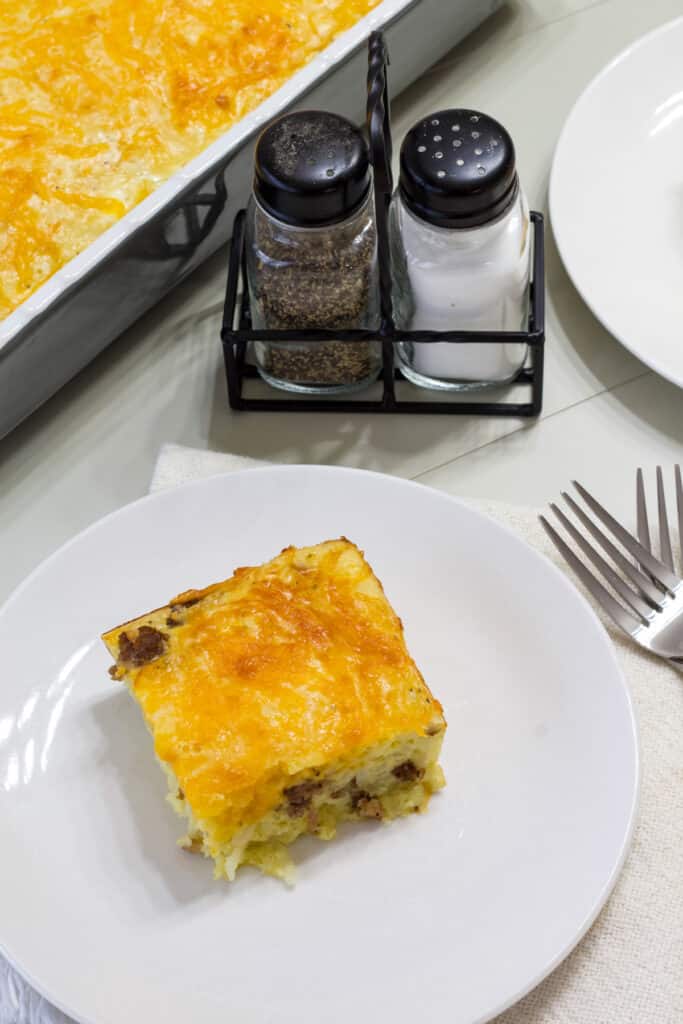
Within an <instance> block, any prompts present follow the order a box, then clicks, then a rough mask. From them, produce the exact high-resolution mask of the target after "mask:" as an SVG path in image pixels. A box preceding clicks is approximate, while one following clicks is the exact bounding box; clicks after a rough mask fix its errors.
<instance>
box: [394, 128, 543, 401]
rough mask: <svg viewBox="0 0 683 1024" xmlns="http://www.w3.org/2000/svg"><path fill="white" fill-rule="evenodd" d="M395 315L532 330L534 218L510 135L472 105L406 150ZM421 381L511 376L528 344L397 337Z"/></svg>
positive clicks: (398, 202)
mask: <svg viewBox="0 0 683 1024" xmlns="http://www.w3.org/2000/svg"><path fill="white" fill-rule="evenodd" d="M390 232H391V251H392V272H393V277H394V288H393V292H394V307H395V308H394V317H395V320H396V323H397V326H398V327H401V328H406V329H414V330H419V329H423V330H437V331H444V330H467V331H487V330H491V331H520V330H525V329H526V327H527V319H528V291H529V267H530V224H529V209H528V206H527V202H526V198H525V196H524V193H523V191H522V188H521V186H520V184H519V180H518V176H517V171H516V166H515V148H514V145H513V142H512V139H511V138H510V136H509V134H508V133H507V131H506V130H505V128H503V126H502V125H501V124H499V123H498V122H497V121H495V120H494V119H493V118H492V117H489V116H487V115H486V114H483V113H480V112H479V111H476V110H442V111H439V112H438V113H435V114H431V115H430V116H429V117H427V118H425V119H424V120H422V121H420V122H419V123H418V124H416V125H414V127H413V128H411V130H410V131H409V132H408V134H407V136H406V138H405V140H404V142H403V145H402V147H401V159H400V177H399V185H398V189H397V191H396V193H395V195H394V197H393V199H392V206H391V211H390ZM397 350H398V351H397V357H398V362H399V366H400V369H401V372H402V373H403V375H404V376H405V377H407V378H408V379H409V380H411V381H412V382H413V383H415V384H418V385H420V386H422V387H429V388H436V389H446V390H452V391H457V390H462V391H467V390H473V389H475V388H480V387H486V386H492V385H497V384H502V383H505V382H507V381H510V380H512V379H513V378H514V377H515V376H516V374H517V373H518V371H519V370H520V369H521V367H522V366H523V365H524V361H525V359H526V354H527V346H526V345H525V344H523V343H521V342H517V343H504V344H478V343H476V342H475V343H467V344H458V343H453V342H433V343H431V342H430V343H426V342H425V343H414V344H413V343H412V342H399V343H398V345H397Z"/></svg>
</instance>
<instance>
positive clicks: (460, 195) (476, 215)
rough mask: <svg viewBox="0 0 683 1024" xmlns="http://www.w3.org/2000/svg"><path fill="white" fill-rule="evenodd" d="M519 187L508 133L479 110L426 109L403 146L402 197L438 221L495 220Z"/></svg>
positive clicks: (455, 224) (461, 224)
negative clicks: (429, 112)
mask: <svg viewBox="0 0 683 1024" xmlns="http://www.w3.org/2000/svg"><path fill="white" fill-rule="evenodd" d="M518 187H519V186H518V181H517V171H516V167H515V147H514V145H513V142H512V139H511V138H510V136H509V134H508V133H507V131H506V130H505V128H503V126H502V124H499V122H498V121H495V120H494V119H493V118H492V117H489V116H488V115H487V114H482V113H480V111H478V110H440V111H438V112H437V113H436V114H430V115H429V117H426V118H424V120H422V121H419V122H418V123H417V124H416V125H414V126H413V127H412V128H411V129H410V131H409V132H408V134H407V135H406V137H405V139H404V141H403V145H402V146H401V169H400V177H399V191H400V194H401V197H402V199H403V201H404V202H405V203H406V205H407V206H408V208H409V209H410V210H412V211H413V213H414V214H415V215H416V216H417V217H420V218H421V219H422V220H426V221H429V223H431V224H435V225H437V226H439V227H445V228H467V227H476V226H478V225H481V224H486V223H488V222H489V221H492V220H495V219H496V218H497V217H499V216H500V215H501V214H502V213H504V212H505V210H506V209H507V208H508V207H509V206H510V205H511V204H512V203H513V202H514V199H515V197H516V195H517V190H518Z"/></svg>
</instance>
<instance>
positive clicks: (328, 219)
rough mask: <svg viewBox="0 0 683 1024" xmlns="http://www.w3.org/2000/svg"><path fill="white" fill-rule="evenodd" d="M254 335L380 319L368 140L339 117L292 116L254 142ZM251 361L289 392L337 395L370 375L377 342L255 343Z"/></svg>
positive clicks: (249, 230)
mask: <svg viewBox="0 0 683 1024" xmlns="http://www.w3.org/2000/svg"><path fill="white" fill-rule="evenodd" d="M246 262H247V279H248V285H249V292H250V300H251V311H252V321H253V326H254V328H255V329H257V330H258V329H259V328H269V329H275V330H282V329H290V330H292V329H293V330H297V329H300V328H323V329H332V330H335V329H336V330H344V329H356V328H371V327H376V326H377V324H378V321H379V297H378V274H377V235H376V226H375V216H374V202H373V194H372V187H371V170H370V165H369V158H368V150H367V145H366V142H365V140H364V138H363V135H362V133H361V132H360V130H359V129H358V128H357V127H356V126H355V125H354V124H352V123H351V122H350V121H347V120H346V118H343V117H339V116H337V115H336V114H331V113H326V112H323V111H297V112H295V113H291V114H286V115H284V116H283V117H281V118H279V119H278V120H276V121H274V122H273V123H272V124H271V125H269V127H268V128H267V129H266V130H265V131H264V132H263V133H262V134H261V136H260V138H259V140H258V142H257V145H256V158H255V167H254V184H253V193H252V197H251V199H250V202H249V207H248V211H247V225H246ZM254 349H255V357H256V364H257V367H258V370H259V373H260V375H261V377H262V378H263V379H265V380H266V381H267V382H268V383H269V384H271V385H273V386H275V387H278V388H282V389H284V390H287V391H296V392H308V393H315V394H320V393H325V394H329V393H337V392H346V391H355V390H358V389H360V388H363V387H365V386H366V385H367V384H369V383H371V382H372V381H373V380H375V378H376V377H377V375H378V373H379V370H380V367H381V362H382V355H381V344H380V343H379V342H366V341H360V342H348V341H341V340H339V341H337V340H334V339H332V340H330V341H301V342H271V341H263V342H256V343H255V346H254Z"/></svg>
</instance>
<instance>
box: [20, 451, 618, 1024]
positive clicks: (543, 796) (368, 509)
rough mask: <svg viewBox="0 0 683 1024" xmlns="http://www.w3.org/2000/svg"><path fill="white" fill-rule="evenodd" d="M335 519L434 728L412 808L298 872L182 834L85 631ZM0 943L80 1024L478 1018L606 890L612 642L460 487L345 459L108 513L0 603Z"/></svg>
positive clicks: (610, 874) (613, 767) (130, 708)
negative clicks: (372, 574) (232, 869)
mask: <svg viewBox="0 0 683 1024" xmlns="http://www.w3.org/2000/svg"><path fill="white" fill-rule="evenodd" d="M341 534H344V535H346V536H348V537H350V538H351V539H353V540H355V541H356V542H357V543H358V544H360V545H361V546H362V547H363V548H364V549H365V551H366V554H367V556H368V559H369V561H370V563H371V564H372V565H373V567H374V568H375V570H376V571H377V573H378V575H379V577H380V579H381V580H383V581H384V584H385V588H386V592H387V595H388V597H389V599H390V600H391V601H392V602H393V604H394V606H395V608H396V609H397V611H398V613H399V614H400V615H401V617H402V618H403V620H404V623H405V627H406V631H407V639H408V643H409V646H410V648H411V650H412V652H413V654H414V656H415V658H416V660H417V662H418V664H419V665H420V667H421V668H422V670H423V672H424V674H425V676H426V678H427V680H428V682H429V684H430V685H431V686H432V688H433V689H434V692H435V693H436V695H437V696H438V697H439V698H440V699H441V700H442V702H443V704H444V706H445V710H446V715H447V717H448V720H449V730H448V734H447V739H446V742H445V744H444V752H443V764H444V768H445V770H446V775H447V777H448V786H447V788H446V789H445V790H444V792H443V793H442V794H440V795H439V796H438V797H435V798H434V800H433V801H432V804H431V806H430V808H429V811H428V813H427V814H425V815H416V816H414V817H411V818H408V819H404V820H401V821H398V822H394V823H393V824H391V825H390V826H382V825H380V826H377V825H374V824H371V823H368V824H367V825H365V824H364V825H362V826H360V827H350V828H348V829H347V830H346V831H345V832H343V834H342V835H341V836H340V837H338V838H337V839H336V840H335V841H334V842H332V843H320V842H318V841H316V840H304V841H303V842H301V843H300V844H299V845H298V846H297V847H295V854H296V859H297V860H298V862H299V883H298V885H297V887H296V888H295V889H294V890H291V891H290V890H288V889H286V888H285V887H284V886H283V885H282V884H281V883H280V882H278V881H276V880H274V879H271V878H264V877H263V876H261V875H258V874H256V873H255V872H251V871H245V872H243V873H241V874H240V876H238V880H237V881H236V882H235V883H234V884H233V885H230V884H228V883H225V882H214V881H213V879H212V871H211V864H210V863H209V862H208V861H205V860H204V859H203V858H199V857H192V856H188V855H187V854H186V853H184V852H183V851H181V850H179V849H177V848H176V846H175V840H176V838H177V836H178V835H179V833H180V831H181V828H182V826H181V824H180V822H179V820H178V819H177V818H176V817H175V816H174V814H173V813H172V811H171V810H170V808H169V807H168V805H167V804H166V802H165V800H164V795H165V790H166V783H165V779H164V778H163V777H162V773H161V772H160V770H159V768H158V766H157V765H156V763H155V761H154V758H153V755H152V750H151V741H150V739H149V736H148V735H147V732H146V730H145V728H144V726H143V723H142V721H141V717H140V714H139V711H138V708H137V707H136V706H135V704H134V703H133V701H132V700H131V699H130V697H129V696H128V695H127V693H126V692H125V690H124V689H123V688H122V687H121V686H120V684H117V683H114V682H112V680H111V679H109V677H108V675H107V667H108V665H109V657H108V655H107V653H106V652H105V650H104V648H103V646H102V644H101V642H100V640H99V639H98V634H99V633H100V632H101V631H102V630H104V629H106V628H107V627H109V626H112V625H115V624H116V623H118V622H121V621H124V620H126V619H129V618H132V617H134V616H137V615H138V614H141V613H143V612H145V611H146V610H148V609H149V608H154V607H158V606H159V605H162V604H164V603H165V602H166V600H167V599H168V598H169V597H170V596H171V595H172V594H175V593H177V592H178V591H179V590H182V589H184V588H186V587H191V586H195V585H196V586H201V585H203V584H205V583H208V582H210V581H213V580H216V579H219V578H221V577H224V576H227V575H229V574H230V573H231V572H232V570H233V568H235V567H236V566H238V565H245V564H253V563H258V562H261V561H262V560H265V559H268V558H270V557H271V556H273V555H274V554H276V553H277V552H279V551H280V549H281V548H283V547H284V546H286V545H287V544H290V543H293V544H311V543H315V542H318V541H321V540H324V539H327V538H330V537H338V536H340V535H341ZM0 650H1V651H2V661H3V666H2V667H3V671H2V687H1V688H0V737H1V738H2V744H1V746H0V800H1V807H2V811H1V814H0V850H2V872H0V907H1V908H2V911H1V912H0V947H1V948H2V950H3V951H4V952H5V953H6V955H7V956H8V957H9V959H10V960H11V961H12V962H13V963H14V964H15V965H16V966H18V968H19V969H20V970H21V971H22V972H23V973H24V974H25V975H26V977H27V978H28V980H29V981H31V982H32V983H33V984H34V985H35V986H36V987H37V988H38V989H40V991H41V992H42V993H43V994H44V995H46V996H47V997H48V998H49V999H51V1000H52V1001H53V1002H55V1003H56V1004H57V1005H58V1006H60V1007H61V1008H62V1009H64V1010H65V1011H66V1012H68V1013H69V1014H71V1015H72V1016H74V1017H75V1018H76V1019H77V1020H80V1021H83V1022H87V1024H150V1022H151V1021H163V1022H164V1024H187V1022H188V1021H198V1022H199V1021H206V1022H208V1024H213V1022H217V1021H221V1022H235V1024H265V1022H274V1024H275V1022H277V1024H321V1022H324V1024H342V1022H343V1024H348V1022H349V1021H355V1022H357V1024H370V1022H372V1024H376V1022H377V1021H389V1020H390V1021H392V1022H393V1024H415V1021H448V1022H449V1024H473V1022H475V1021H484V1020H488V1019H489V1018H490V1017H491V1016H492V1015H494V1014H495V1013H497V1012H498V1011H500V1010H502V1009H503V1008H504V1007H505V1006H507V1005H508V1004H510V1003H512V1002H513V1001H515V1000H516V999H518V998H519V997H520V996H521V995H523V994H524V993H525V992H526V991H527V990H528V989H530V988H531V987H532V986H533V985H535V984H536V983H537V982H538V981H540V980H541V978H543V976H544V975H546V974H547V973H548V972H549V971H550V970H551V969H552V968H553V967H554V966H555V965H556V964H557V963H558V962H559V961H560V960H561V959H562V958H563V957H564V956H566V954H567V953H568V952H569V950H570V949H571V948H572V946H573V945H574V944H575V943H576V942H577V940H578V939H579V938H580V937H581V935H582V934H583V933H584V932H585V930H586V929H587V928H588V926H589V925H590V923H591V922H592V920H593V919H594V917H595V915H596V914H597V912H598V910H599V909H600V907H601V906H602V904H603V903H604V901H605V899H606V898H607V895H608V893H609V891H610V889H611V887H612V885H613V883H614V881H615V878H616V876H617V874H618V872H619V869H620V867H621V865H622V863H623V860H624V856H625V853H626V849H627V846H628V843H629V838H630V835H631V829H632V825H633V818H634V807H635V802H636V791H637V779H638V756H637V744H636V736H635V727H634V719H633V712H632V708H631V704H630V700H629V696H628V693H627V690H626V688H625V685H624V681H623V679H622V677H621V675H620V672H619V670H618V668H617V664H616V662H615V657H614V653H613V650H612V646H611V644H610V642H609V640H608V638H607V636H606V634H605V633H604V631H603V629H602V627H601V626H600V624H599V623H598V621H597V619H596V618H595V616H594V615H593V613H592V611H591V610H590V608H589V607H588V606H587V605H586V604H585V602H584V601H583V600H582V599H581V598H580V597H579V596H578V595H577V593H576V591H575V590H574V588H573V587H572V586H571V584H570V583H569V582H568V581H567V580H566V579H565V578H564V577H563V576H562V575H561V574H560V573H559V572H558V571H557V570H556V569H554V568H553V567H552V566H551V565H550V564H549V563H548V562H546V561H545V560H544V559H542V558H541V557H540V556H539V555H537V554H536V553H534V552H533V551H531V550H530V549H529V548H528V547H526V546H525V545H524V544H523V543H521V542H520V541H519V540H517V539H516V538H515V537H513V536H512V535H511V534H510V533H508V532H507V531H506V530H504V529H502V528H501V527H499V526H497V525H495V524H494V523H492V522H491V521H489V520H488V519H486V518H484V517H483V516H481V515H479V514H477V513H476V512H474V511H471V510H470V509H468V508H467V507H465V506H463V505H461V504H460V503H458V502H457V501H455V500H453V499H452V498H449V497H447V496H446V495H444V494H440V493H438V492H436V491H433V490H429V489H427V488H425V487H421V486H418V485H416V484H412V483H407V482H405V481H402V480H398V479H395V478H392V477H385V476H380V475H377V474H373V473H365V472H362V471H358V470H348V469H333V468H324V467H281V468H272V469H271V468H265V469H255V470H247V471H246V472H240V473H233V474H230V475H226V476H222V477H214V478H213V479H209V480H205V481H202V482H199V483H195V484H192V485H189V486H187V487H183V488H179V489H177V490H173V491H167V492H164V493H161V494H157V495H154V496H153V497H149V498H145V499H144V500H142V501H139V502H137V503H135V504H133V505H129V506H128V507H126V508H124V509H121V510H120V511H119V512H117V513H115V514H114V515H111V516H109V517H108V518H106V519H104V520H102V521H101V522H99V523H97V524H96V525H95V526H93V527H92V528H90V529H89V530H86V531H85V533H83V534H81V535H80V536H78V537H77V538H76V539H75V540H73V541H71V542H70V543H69V544H67V545H66V546H65V547H63V548H62V549H61V550H60V551H58V552H57V553H56V554H55V555H53V556H52V557H51V558H50V559H48V561H47V562H45V563H44V564H43V565H42V566H41V567H40V568H39V569H38V570H37V571H36V572H35V573H34V574H33V575H32V576H31V577H30V578H29V579H28V580H27V581H26V582H25V583H24V584H23V585H22V586H21V587H20V588H19V590H18V591H17V592H16V593H15V594H14V596H13V597H12V598H11V600H10V601H9V602H8V604H6V605H5V607H4V609H3V610H2V611H1V612H0Z"/></svg>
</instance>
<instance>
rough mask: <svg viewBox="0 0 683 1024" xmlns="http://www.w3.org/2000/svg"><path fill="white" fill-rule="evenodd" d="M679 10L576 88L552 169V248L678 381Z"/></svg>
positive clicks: (681, 255) (640, 351)
mask: <svg viewBox="0 0 683 1024" xmlns="http://www.w3.org/2000/svg"><path fill="white" fill-rule="evenodd" d="M681 54H683V18H679V19H677V20H676V21H672V22H670V23H669V24H666V25H663V26H662V27H661V28H659V29H657V30H656V31H655V32H651V33H650V34H649V35H646V36H644V37H643V38H642V39H640V40H638V41H637V42H636V43H634V44H633V45H632V46H629V47H628V49H626V50H624V51H623V53H620V54H619V56H618V57H616V58H615V59H614V60H613V61H612V62H611V63H610V64H608V65H607V67H606V68H604V70H603V71H601V72H600V74H599V75H598V76H597V77H596V78H594V79H593V81H592V82H591V83H590V85H589V86H588V88H587V89H586V90H585V92H584V93H583V94H582V95H581V96H580V97H579V99H578V101H577V102H576V105H575V106H574V108H573V110H572V112H571V113H570V115H569V117H568V119H567V122H566V124H565V126H564V129H563V131H562V134H561V136H560V140H559V142H558V145H557V149H556V152H555V159H554V162H553V169H552V174H551V178H550V215H551V220H552V226H553V231H554V234H555V238H556V241H557V246H558V249H559V251H560V255H561V257H562V260H563V262H564V265H565V267H566V268H567V272H568V273H569V276H570V277H571V279H572V281H573V282H574V285H575V286H576V288H577V289H578V291H579V292H580V294H581V296H582V298H583V299H584V301H585V302H586V304H587V305H588V306H589V307H590V309H591V310H592V312H593V314H594V315H595V316H596V317H597V318H598V319H599V320H600V321H601V322H602V323H603V324H604V326H605V327H606V328H607V330H608V331H610V333H611V334H613V335H614V337H615V338H617V339H618V340H619V341H620V342H621V343H622V344H623V345H625V346H626V348H628V349H630V351H631V352H633V354H634V355H636V356H637V357H638V358H639V359H642V361H643V362H644V363H646V364H647V365H648V366H650V367H652V369H653V370H656V371H657V373H659V374H661V375H662V376H663V377H666V378H667V379H668V380H670V381H673V383H674V384H678V386H679V387H683V344H682V342H681V331H682V327H681V325H682V324H683V75H682V72H681V68H682V63H681Z"/></svg>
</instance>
